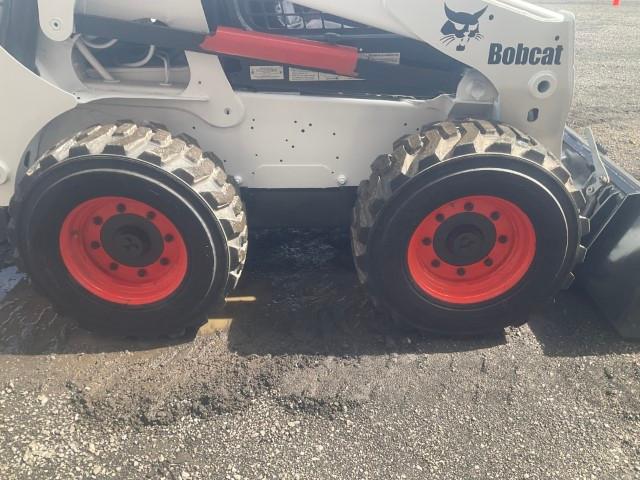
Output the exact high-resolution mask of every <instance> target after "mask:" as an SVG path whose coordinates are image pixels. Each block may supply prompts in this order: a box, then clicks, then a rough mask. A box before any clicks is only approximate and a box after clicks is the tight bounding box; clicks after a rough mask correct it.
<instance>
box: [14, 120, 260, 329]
mask: <svg viewBox="0 0 640 480" xmlns="http://www.w3.org/2000/svg"><path fill="white" fill-rule="evenodd" d="M10 216H11V220H10V223H9V238H10V240H11V241H12V243H13V245H14V246H16V247H17V250H18V253H19V255H18V258H19V266H20V267H21V269H22V270H23V271H25V272H26V273H28V274H29V276H30V278H31V280H32V282H33V284H34V286H35V287H36V288H38V290H39V291H41V292H43V293H44V294H45V295H46V296H48V297H49V298H50V299H51V301H52V302H53V304H54V306H55V307H56V308H57V309H58V310H59V311H61V312H62V313H65V314H67V315H69V316H71V317H73V318H75V319H76V320H77V321H78V323H79V324H80V325H81V326H83V327H84V328H86V329H88V330H92V331H97V332H100V333H108V334H115V335H123V336H137V337H157V336H163V335H172V334H175V333H176V332H181V331H184V330H185V329H191V328H195V327H198V326H200V325H201V324H202V323H203V322H204V321H205V320H206V315H207V313H208V311H209V310H210V309H211V307H212V306H214V305H219V304H221V303H222V302H223V301H224V298H225V297H226V295H227V294H228V293H229V292H230V291H231V290H232V289H234V288H235V286H236V284H237V283H238V280H239V279H240V276H241V274H242V270H243V267H244V263H245V259H246V254H247V246H248V245H247V240H248V238H247V237H248V235H247V233H248V231H247V225H246V215H245V211H244V205H243V204H242V201H241V199H240V196H239V192H238V190H237V189H236V187H235V186H234V185H233V182H232V180H231V179H230V178H229V177H228V176H227V174H226V173H225V171H224V167H223V164H222V162H221V161H220V160H219V159H218V158H217V157H216V156H215V155H213V154H211V153H203V152H202V150H201V149H200V148H199V147H198V146H197V145H196V142H195V140H193V139H191V138H189V137H186V136H185V137H173V136H172V135H171V134H170V133H168V132H167V131H166V130H164V129H163V128H161V127H158V126H148V127H147V126H138V125H136V124H134V123H131V122H122V123H120V124H118V125H98V126H95V127H91V128H89V129H87V130H85V131H83V132H80V133H78V134H77V135H75V136H74V137H73V138H71V139H69V140H65V141H63V142H61V143H60V144H58V145H57V146H55V147H54V148H52V149H51V150H50V151H49V152H47V153H46V154H45V155H44V156H43V157H42V158H41V159H40V160H39V161H38V162H37V163H36V164H35V165H34V166H32V167H31V168H30V169H29V170H28V171H27V173H26V174H25V176H24V177H23V179H22V180H21V182H20V184H19V185H18V187H17V189H16V194H15V196H14V198H13V199H12V202H11V206H10Z"/></svg>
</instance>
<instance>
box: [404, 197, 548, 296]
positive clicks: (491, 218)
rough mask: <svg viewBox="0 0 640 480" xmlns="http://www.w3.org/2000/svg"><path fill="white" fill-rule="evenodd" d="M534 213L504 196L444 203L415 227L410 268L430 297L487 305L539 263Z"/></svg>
mask: <svg viewBox="0 0 640 480" xmlns="http://www.w3.org/2000/svg"><path fill="white" fill-rule="evenodd" d="M535 251H536V234H535V230H534V228H533V225H532V223H531V221H530V220H529V217H528V216H527V215H526V213H524V211H522V210H521V209H520V207H518V206H517V205H515V204H514V203H511V202H509V201H507V200H504V199H502V198H498V197H492V196H473V197H465V198H461V199H458V200H455V201H453V202H449V203H447V204H445V205H442V206H441V207H440V208H438V209H436V210H434V211H433V212H431V213H430V214H429V215H427V216H426V217H425V218H424V219H423V221H422V222H421V223H420V225H419V226H418V228H417V229H416V230H415V232H414V234H413V236H412V238H411V240H410V243H409V248H408V252H407V260H408V265H409V272H410V274H411V277H412V278H413V280H414V282H415V283H416V284H417V286H418V287H419V288H420V289H422V290H423V291H424V292H425V293H427V294H428V295H430V296H432V297H434V298H436V299H438V300H441V301H444V302H447V303H452V304H462V305H469V304H474V303H481V302H485V301H488V300H492V299H494V298H497V297H499V296H500V295H502V294H504V293H506V292H507V291H509V290H510V289H512V288H513V287H514V286H515V285H516V284H517V283H518V282H520V280H522V278H523V277H524V276H525V274H526V273H527V271H528V270H529V267H530V266H531V264H532V263H533V259H534V257H535Z"/></svg>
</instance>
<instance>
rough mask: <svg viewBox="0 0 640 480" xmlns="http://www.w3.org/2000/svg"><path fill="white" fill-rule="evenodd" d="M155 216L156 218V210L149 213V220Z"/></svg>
mask: <svg viewBox="0 0 640 480" xmlns="http://www.w3.org/2000/svg"><path fill="white" fill-rule="evenodd" d="M155 218H156V212H149V213H147V219H148V220H154V219H155Z"/></svg>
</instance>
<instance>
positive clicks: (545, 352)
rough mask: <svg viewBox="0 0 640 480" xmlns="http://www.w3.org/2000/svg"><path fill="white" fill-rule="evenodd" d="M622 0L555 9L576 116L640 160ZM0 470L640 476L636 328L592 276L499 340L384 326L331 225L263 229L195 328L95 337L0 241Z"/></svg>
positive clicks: (631, 161) (629, 6)
mask: <svg viewBox="0 0 640 480" xmlns="http://www.w3.org/2000/svg"><path fill="white" fill-rule="evenodd" d="M622 2H623V7H622V8H621V9H619V10H615V11H614V10H613V9H611V8H610V7H609V5H608V4H607V3H606V2H574V3H572V4H570V5H565V4H559V3H554V5H553V6H554V8H556V7H558V6H561V7H563V8H567V9H570V10H573V11H575V12H576V13H577V15H578V21H579V29H580V33H579V36H578V85H577V98H576V102H575V108H574V112H573V114H572V119H571V121H572V124H573V125H574V126H578V127H580V126H584V125H587V124H595V128H594V130H595V132H596V135H597V136H599V138H600V139H601V141H602V143H604V144H606V145H607V146H608V147H609V148H610V151H611V154H612V156H613V157H614V158H615V159H617V160H618V161H621V162H622V163H623V164H624V165H625V166H626V167H627V168H629V169H630V170H632V171H633V172H634V173H636V174H640V163H638V162H637V161H636V156H637V145H636V144H635V143H634V142H635V141H636V140H634V139H638V131H639V128H638V127H640V123H639V122H640V106H639V105H640V97H639V94H638V92H637V87H638V81H637V74H638V66H637V64H636V63H635V62H634V61H632V59H636V60H637V59H638V58H640V37H639V36H638V34H637V32H638V31H639V30H638V29H637V28H636V27H637V25H639V24H640V3H639V2H633V1H630V0H626V2H625V0H622ZM625 3H626V5H624V4H625ZM620 38H624V39H625V41H624V42H623V44H621V43H620V40H619V39H620ZM231 319H233V322H232V323H231V328H230V330H229V332H228V333H225V334H219V333H215V328H213V327H215V326H217V325H221V324H225V323H228V321H229V320H231ZM0 478H3V479H5V478H6V479H23V478H25V479H26V478H29V479H31V478H33V479H48V478H65V479H67V478H79V479H80V478H100V479H102V478H135V479H138V478H153V479H155V478H167V479H189V478H212V479H219V478H220V479H226V478H230V479H244V478H247V479H253V478H269V479H272V478H281V479H295V478H298V479H307V478H309V479H315V478H318V479H325V478H337V479H347V478H348V479H351V478H353V479H379V478H385V479H387V478H394V479H395V478H397V479H400V478H406V479H425V478H438V479H489V478H494V479H520V478H522V479H525V478H528V479H549V478H557V479H560V478H561V479H591V478H594V479H616V480H622V479H634V478H640V344H637V343H630V342H625V341H623V340H621V339H620V338H619V337H618V336H617V335H616V334H615V333H614V332H613V331H612V330H611V328H610V327H609V326H608V325H606V324H605V323H604V322H603V321H602V320H601V319H600V314H599V313H598V312H597V311H595V309H594V308H593V305H592V304H591V303H590V302H589V300H588V299H586V298H584V296H583V295H582V294H581V293H580V292H579V291H570V292H567V293H565V294H563V295H561V296H560V297H559V298H558V299H557V300H556V301H555V303H554V304H550V305H546V306H541V308H540V309H539V311H537V312H534V313H533V314H532V315H531V318H530V323H529V325H527V326H525V327H522V328H519V329H512V330H509V331H507V332H505V334H504V335H502V336H499V337H492V338H481V339H457V340H454V339H447V338H434V337H428V336H423V335H420V334H416V333H415V332H410V331H402V330H398V329H394V328H391V327H390V326H389V325H388V323H387V322H386V321H385V319H384V318H380V317H379V315H378V314H376V312H375V311H374V310H373V308H372V307H371V305H370V304H369V302H368V300H367V298H366V295H365V294H364V292H363V291H362V290H361V288H360V287H359V286H358V284H357V279H356V276H355V273H354V271H353V267H352V265H351V257H350V252H349V247H348V238H347V236H346V235H345V234H344V233H342V232H318V231H279V232H266V233H261V234H259V235H257V236H254V238H252V251H251V259H250V265H249V267H248V271H247V275H246V277H245V280H244V281H243V283H242V286H241V289H240V291H239V292H237V293H236V294H234V297H233V298H232V299H231V302H230V303H229V305H228V307H227V309H226V310H225V311H224V312H222V313H221V314H220V315H219V316H218V317H217V318H216V319H213V321H212V323H211V325H209V326H208V328H205V329H203V330H202V331H201V332H200V333H199V335H198V336H197V337H195V338H187V339H181V340H173V341H169V340H166V341H157V342H135V341H130V340H123V339H115V338H104V337H96V336H93V335H91V334H89V333H86V332H84V331H82V330H80V329H78V328H77V327H75V326H74V324H73V323H72V322H70V321H69V320H67V319H65V318H62V317H60V316H58V315H56V314H55V313H54V312H53V311H52V310H51V308H50V306H49V305H48V303H47V302H46V300H44V299H42V298H40V297H39V296H38V295H37V294H36V293H35V292H33V290H32V289H31V287H30V286H29V284H28V282H27V281H25V280H24V279H23V278H22V276H21V274H19V273H18V272H17V271H16V270H15V268H14V267H12V266H11V258H10V252H9V250H8V248H6V246H0Z"/></svg>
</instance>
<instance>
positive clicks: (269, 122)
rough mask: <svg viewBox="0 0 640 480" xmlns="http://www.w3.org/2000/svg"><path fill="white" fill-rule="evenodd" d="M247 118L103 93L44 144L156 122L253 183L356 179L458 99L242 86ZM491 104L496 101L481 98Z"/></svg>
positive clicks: (56, 126) (54, 127)
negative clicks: (107, 126)
mask: <svg viewBox="0 0 640 480" xmlns="http://www.w3.org/2000/svg"><path fill="white" fill-rule="evenodd" d="M239 96H240V99H241V101H242V103H243V104H244V106H245V109H246V115H245V118H244V120H243V121H242V123H240V124H238V125H236V126H233V127H229V128H216V127H212V126H211V125H209V124H207V123H206V122H204V121H203V120H202V119H200V118H199V117H197V116H196V115H194V114H191V113H189V112H188V111H186V110H185V111H181V110H177V109H175V108H172V107H171V106H169V105H167V104H166V103H165V102H159V101H153V100H141V99H126V100H118V99H112V100H108V101H107V100H104V101H101V102H95V103H91V104H87V105H83V106H81V107H79V108H78V109H76V110H74V111H73V112H69V113H68V114H66V115H63V116H61V117H60V118H58V119H57V120H56V121H54V122H53V123H52V124H51V125H50V126H49V127H48V128H47V129H46V131H45V133H44V135H43V139H42V142H41V143H42V146H43V148H44V147H46V146H48V145H51V144H53V143H55V142H56V141H58V140H59V139H60V138H65V137H68V136H69V135H71V134H73V133H74V132H76V131H77V130H79V129H81V128H83V127H86V125H92V124H96V123H102V122H113V121H117V120H121V119H124V118H126V119H132V120H135V121H140V122H142V121H153V122H158V123H162V124H165V125H167V127H168V128H169V129H170V130H171V131H173V132H175V133H181V132H186V133H188V134H190V135H191V136H193V137H195V138H197V139H198V141H199V142H200V144H201V146H202V147H203V148H204V149H205V150H208V151H212V152H215V153H216V154H217V155H218V156H219V157H220V158H221V159H223V160H224V162H225V166H226V167H227V170H228V172H229V173H230V174H231V175H234V176H236V177H238V178H240V179H241V180H242V185H243V186H246V187H253V188H330V187H338V186H341V185H350V186H356V185H358V184H359V183H360V182H361V181H362V180H364V179H365V178H368V177H369V175H370V173H371V171H370V165H371V163H372V162H373V160H374V159H375V158H376V157H377V156H379V155H381V154H384V153H389V152H390V150H391V148H392V146H393V142H394V141H396V140H397V139H398V138H399V137H401V136H402V135H404V134H407V133H412V132H415V131H416V130H418V129H420V128H421V127H422V126H423V125H424V124H425V123H432V122H436V121H439V120H443V119H446V118H447V116H448V115H449V113H450V110H451V108H452V107H453V106H454V102H453V101H452V99H451V98H450V97H448V96H442V97H438V98H436V99H434V100H431V101H398V102H390V101H381V100H358V99H346V98H325V97H307V96H298V95H280V94H255V93H239ZM479 106H480V107H482V108H485V109H487V108H489V109H490V108H491V104H488V105H480V104H479Z"/></svg>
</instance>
